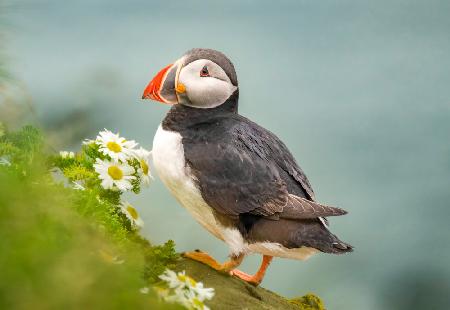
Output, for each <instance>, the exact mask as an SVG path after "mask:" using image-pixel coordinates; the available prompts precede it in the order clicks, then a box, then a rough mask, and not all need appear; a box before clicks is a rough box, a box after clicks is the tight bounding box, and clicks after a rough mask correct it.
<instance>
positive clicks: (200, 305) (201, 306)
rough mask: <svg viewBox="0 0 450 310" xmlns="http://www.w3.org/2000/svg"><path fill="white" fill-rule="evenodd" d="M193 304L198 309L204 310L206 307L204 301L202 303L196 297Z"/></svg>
mask: <svg viewBox="0 0 450 310" xmlns="http://www.w3.org/2000/svg"><path fill="white" fill-rule="evenodd" d="M192 304H193V305H194V306H197V308H200V309H203V307H204V306H205V304H204V303H203V302H202V301H200V299H198V298H196V297H194V298H193V299H192Z"/></svg>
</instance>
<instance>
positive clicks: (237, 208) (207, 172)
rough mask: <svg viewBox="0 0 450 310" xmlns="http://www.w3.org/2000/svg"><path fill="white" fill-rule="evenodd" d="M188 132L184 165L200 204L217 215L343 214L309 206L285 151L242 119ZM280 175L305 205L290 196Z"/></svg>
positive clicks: (304, 180)
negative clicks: (192, 177)
mask: <svg viewBox="0 0 450 310" xmlns="http://www.w3.org/2000/svg"><path fill="white" fill-rule="evenodd" d="M201 127H203V128H201ZM189 131H190V133H191V134H190V135H189V136H184V137H183V145H184V152H185V158H186V161H187V164H188V166H189V168H190V169H191V172H192V173H193V174H194V175H195V176H196V178H197V181H198V185H199V187H200V190H201V193H202V196H203V198H204V199H205V201H206V202H207V203H208V204H209V205H210V206H211V207H213V208H214V209H215V210H216V211H217V212H219V213H221V214H225V215H228V216H232V217H236V216H238V215H239V214H243V213H250V214H255V215H260V216H265V217H271V216H272V217H273V216H275V217H286V218H290V219H294V218H295V219H301V218H316V217H321V216H333V215H341V214H344V213H345V211H343V210H341V209H338V208H332V207H327V206H323V205H320V204H317V203H315V202H314V201H312V199H313V195H314V193H313V191H312V189H311V186H310V184H309V182H308V180H307V178H306V176H305V175H304V173H303V172H302V170H301V169H300V168H299V167H298V166H297V164H296V163H295V160H294V158H293V157H292V155H291V153H290V152H289V151H288V150H287V148H286V146H285V145H284V144H283V143H282V142H281V141H280V140H279V139H278V138H277V137H276V136H275V135H273V134H272V133H270V132H269V131H267V130H265V129H263V128H261V127H260V126H258V125H256V124H255V123H252V122H250V121H249V120H247V119H246V118H244V117H241V116H239V115H236V116H235V117H233V118H229V117H228V118H223V119H217V120H215V121H214V122H208V123H201V124H196V125H195V126H193V127H191V128H190V130H189ZM286 174H288V175H289V176H290V177H292V178H293V180H295V182H296V184H297V186H299V187H301V189H302V190H303V191H304V192H306V194H307V198H309V199H305V198H302V197H297V196H294V195H290V193H289V191H288V185H287V181H286V180H285V179H284V178H286ZM291 183H292V182H291ZM291 187H292V185H291Z"/></svg>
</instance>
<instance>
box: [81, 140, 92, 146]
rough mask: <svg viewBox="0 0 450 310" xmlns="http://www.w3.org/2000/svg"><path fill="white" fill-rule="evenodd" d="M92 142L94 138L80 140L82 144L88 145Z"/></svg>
mask: <svg viewBox="0 0 450 310" xmlns="http://www.w3.org/2000/svg"><path fill="white" fill-rule="evenodd" d="M92 143H95V140H92V139H84V140H83V142H82V144H84V145H89V144H92Z"/></svg>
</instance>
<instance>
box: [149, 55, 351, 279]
mask: <svg viewBox="0 0 450 310" xmlns="http://www.w3.org/2000/svg"><path fill="white" fill-rule="evenodd" d="M142 99H151V100H154V101H158V102H161V103H165V104H169V105H171V108H170V110H169V111H168V113H167V115H166V116H165V118H164V119H163V121H162V122H161V124H160V125H159V127H158V129H157V131H156V134H155V137H154V140H153V149H152V156H153V163H154V166H155V169H156V171H157V174H158V175H159V177H160V179H161V180H162V182H163V183H164V185H165V186H166V187H167V188H168V189H169V191H170V192H171V193H172V194H173V196H174V197H175V198H176V199H177V200H178V202H179V203H180V204H181V205H182V206H183V207H185V208H186V209H187V210H188V211H189V213H190V214H191V215H192V216H193V217H194V218H195V220H196V221H197V222H198V223H200V224H201V225H202V226H203V227H204V228H205V229H206V230H207V231H209V232H210V233H211V234H213V235H214V236H215V237H217V238H218V239H220V240H222V241H224V242H225V243H226V244H227V245H228V247H229V253H230V255H229V260H227V261H226V262H224V263H220V262H218V261H217V260H215V259H214V258H213V257H211V256H210V255H209V254H208V253H206V252H203V251H200V250H195V251H192V252H185V253H183V255H184V256H185V257H188V258H190V259H193V260H196V261H199V262H201V263H203V264H206V265H208V266H210V267H211V268H213V269H215V270H218V271H221V272H224V273H228V274H230V275H233V276H236V277H238V278H240V279H242V280H244V281H246V282H248V283H250V284H253V285H259V284H260V283H261V281H262V280H263V278H264V275H265V273H266V270H267V267H268V266H269V264H270V263H271V261H272V259H273V257H281V258H288V259H297V260H306V259H308V258H310V257H311V256H312V255H314V254H316V253H320V252H322V253H330V254H343V253H348V252H351V251H352V250H353V247H352V246H351V245H350V244H347V243H345V242H343V241H341V240H340V239H339V238H338V237H337V236H336V235H334V234H333V233H332V232H330V230H329V226H328V220H327V217H330V216H340V215H344V214H346V213H347V212H346V211H344V210H343V209H340V208H336V207H332V206H327V205H324V204H321V203H319V202H317V201H316V199H315V196H314V191H313V189H312V187H311V184H310V182H309V181H308V178H307V177H306V175H305V173H304V172H303V170H302V169H301V168H300V167H299V165H298V164H297V162H296V160H295V159H294V157H293V155H292V154H291V152H290V151H289V150H288V148H287V147H286V145H285V144H284V143H283V142H282V141H281V140H280V139H279V138H278V137H277V136H276V135H275V134H273V133H272V132H270V131H269V130H267V129H265V128H263V127H261V126H259V125H258V124H256V123H254V122H252V121H251V120H249V119H248V118H246V117H244V116H242V115H240V114H239V113H238V99H239V87H238V80H237V75H236V71H235V68H234V65H233V64H232V62H231V61H230V59H229V58H228V57H227V56H225V55H224V54H223V53H221V52H219V51H216V50H213V49H207V48H194V49H191V50H189V51H188V52H186V53H185V54H184V55H183V56H182V57H181V58H180V59H178V60H176V61H175V62H174V63H172V64H170V65H168V66H166V67H165V68H163V69H162V70H161V71H159V73H157V74H156V75H155V76H154V78H153V79H152V80H151V82H150V83H149V84H148V85H147V87H146V88H145V90H144V93H143V95H142ZM253 253H259V254H261V255H262V263H261V266H260V268H259V269H258V271H257V272H256V273H255V274H253V275H250V274H247V273H245V272H243V271H240V270H238V269H237V267H238V266H239V265H240V264H241V263H242V261H243V259H244V257H245V256H246V255H249V254H253Z"/></svg>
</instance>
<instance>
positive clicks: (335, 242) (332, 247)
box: [320, 231, 353, 254]
mask: <svg viewBox="0 0 450 310" xmlns="http://www.w3.org/2000/svg"><path fill="white" fill-rule="evenodd" d="M328 233H329V239H328V242H327V243H325V244H322V247H321V249H320V250H321V251H322V252H325V253H331V254H344V253H348V252H353V246H352V245H350V244H348V243H346V242H343V241H341V240H340V239H339V238H338V237H337V236H336V235H334V234H332V233H331V232H329V231H328Z"/></svg>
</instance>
